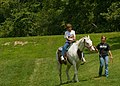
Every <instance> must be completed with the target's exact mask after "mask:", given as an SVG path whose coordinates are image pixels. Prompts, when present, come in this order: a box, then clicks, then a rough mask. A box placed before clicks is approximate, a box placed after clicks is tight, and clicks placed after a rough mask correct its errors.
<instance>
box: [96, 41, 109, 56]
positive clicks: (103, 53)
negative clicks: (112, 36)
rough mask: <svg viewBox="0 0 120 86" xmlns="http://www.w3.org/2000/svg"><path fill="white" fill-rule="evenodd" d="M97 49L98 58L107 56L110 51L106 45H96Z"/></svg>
mask: <svg viewBox="0 0 120 86" xmlns="http://www.w3.org/2000/svg"><path fill="white" fill-rule="evenodd" d="M97 49H98V50H99V54H100V56H103V57H104V56H108V51H109V50H110V46H109V45H108V44H107V43H100V44H98V45H97Z"/></svg>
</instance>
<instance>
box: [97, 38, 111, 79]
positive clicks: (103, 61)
mask: <svg viewBox="0 0 120 86" xmlns="http://www.w3.org/2000/svg"><path fill="white" fill-rule="evenodd" d="M96 51H97V52H99V61H100V67H99V77H101V76H102V71H103V66H104V65H105V74H104V75H105V76H106V77H108V73H109V72H108V60H109V55H110V60H111V61H112V59H113V57H112V53H111V51H110V46H109V44H107V43H106V37H105V36H101V43H99V44H98V45H97V47H96Z"/></svg>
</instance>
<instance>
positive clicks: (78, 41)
mask: <svg viewBox="0 0 120 86" xmlns="http://www.w3.org/2000/svg"><path fill="white" fill-rule="evenodd" d="M86 37H87V36H84V37H82V38H80V39H79V40H77V41H76V44H79V43H80V42H81V41H82V40H83V39H84V38H86Z"/></svg>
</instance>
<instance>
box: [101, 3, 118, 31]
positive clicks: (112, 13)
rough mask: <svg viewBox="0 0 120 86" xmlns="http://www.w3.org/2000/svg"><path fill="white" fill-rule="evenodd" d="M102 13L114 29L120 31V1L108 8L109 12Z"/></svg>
mask: <svg viewBox="0 0 120 86" xmlns="http://www.w3.org/2000/svg"><path fill="white" fill-rule="evenodd" d="M101 15H102V16H103V17H104V18H105V19H106V20H107V21H108V22H109V23H110V24H111V29H112V30H113V31H119V28H118V27H119V26H120V23H118V22H120V2H115V3H112V4H111V6H110V7H109V8H108V13H101Z"/></svg>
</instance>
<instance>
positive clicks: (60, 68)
mask: <svg viewBox="0 0 120 86" xmlns="http://www.w3.org/2000/svg"><path fill="white" fill-rule="evenodd" d="M58 70H59V78H60V84H62V77H61V74H62V71H61V70H62V64H60V63H59V62H58Z"/></svg>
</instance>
